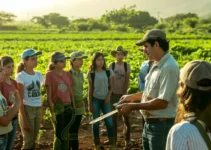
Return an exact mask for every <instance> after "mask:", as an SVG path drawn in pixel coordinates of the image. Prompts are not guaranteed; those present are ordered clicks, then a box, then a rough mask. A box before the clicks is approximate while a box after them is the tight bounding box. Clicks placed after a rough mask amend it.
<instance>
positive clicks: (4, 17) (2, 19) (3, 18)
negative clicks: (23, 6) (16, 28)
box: [0, 11, 17, 25]
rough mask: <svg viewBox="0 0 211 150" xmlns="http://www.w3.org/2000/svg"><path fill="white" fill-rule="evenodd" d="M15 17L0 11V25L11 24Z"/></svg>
mask: <svg viewBox="0 0 211 150" xmlns="http://www.w3.org/2000/svg"><path fill="white" fill-rule="evenodd" d="M16 17H17V16H16V15H14V14H13V13H10V12H5V11H0V25H3V24H5V23H10V22H13V21H14V20H15V18H16Z"/></svg>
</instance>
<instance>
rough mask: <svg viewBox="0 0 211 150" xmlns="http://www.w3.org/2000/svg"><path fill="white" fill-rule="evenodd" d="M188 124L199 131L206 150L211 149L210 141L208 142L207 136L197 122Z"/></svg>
mask: <svg viewBox="0 0 211 150" xmlns="http://www.w3.org/2000/svg"><path fill="white" fill-rule="evenodd" d="M190 123H191V124H192V125H194V126H195V127H196V128H197V129H198V130H199V132H200V134H201V136H202V138H203V139H204V142H205V143H206V145H207V147H208V149H211V140H210V138H209V136H208V135H207V133H206V131H205V129H204V127H203V126H202V125H201V124H200V123H199V122H198V121H197V120H193V121H190Z"/></svg>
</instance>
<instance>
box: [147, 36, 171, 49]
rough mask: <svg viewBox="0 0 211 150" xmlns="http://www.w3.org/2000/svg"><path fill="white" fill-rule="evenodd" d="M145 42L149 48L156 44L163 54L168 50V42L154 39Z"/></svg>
mask: <svg viewBox="0 0 211 150" xmlns="http://www.w3.org/2000/svg"><path fill="white" fill-rule="evenodd" d="M146 42H147V43H149V44H150V45H151V46H154V44H155V42H158V44H159V46H160V47H161V48H162V49H163V51H164V52H166V51H168V50H169V41H167V40H163V39H161V38H156V39H149V40H147V41H146Z"/></svg>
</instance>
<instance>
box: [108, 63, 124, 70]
mask: <svg viewBox="0 0 211 150" xmlns="http://www.w3.org/2000/svg"><path fill="white" fill-rule="evenodd" d="M111 65H112V66H111V68H112V70H113V71H114V68H115V62H112V64H111ZM124 68H125V72H127V63H126V62H124Z"/></svg>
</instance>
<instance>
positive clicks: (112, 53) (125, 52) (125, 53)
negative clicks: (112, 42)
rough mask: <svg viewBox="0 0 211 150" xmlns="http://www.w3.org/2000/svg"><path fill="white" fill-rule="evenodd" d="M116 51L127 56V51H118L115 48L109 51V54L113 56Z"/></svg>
mask: <svg viewBox="0 0 211 150" xmlns="http://www.w3.org/2000/svg"><path fill="white" fill-rule="evenodd" d="M116 53H123V54H124V56H127V54H128V51H121V52H118V51H115V50H113V51H111V55H112V56H113V57H115V56H116Z"/></svg>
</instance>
